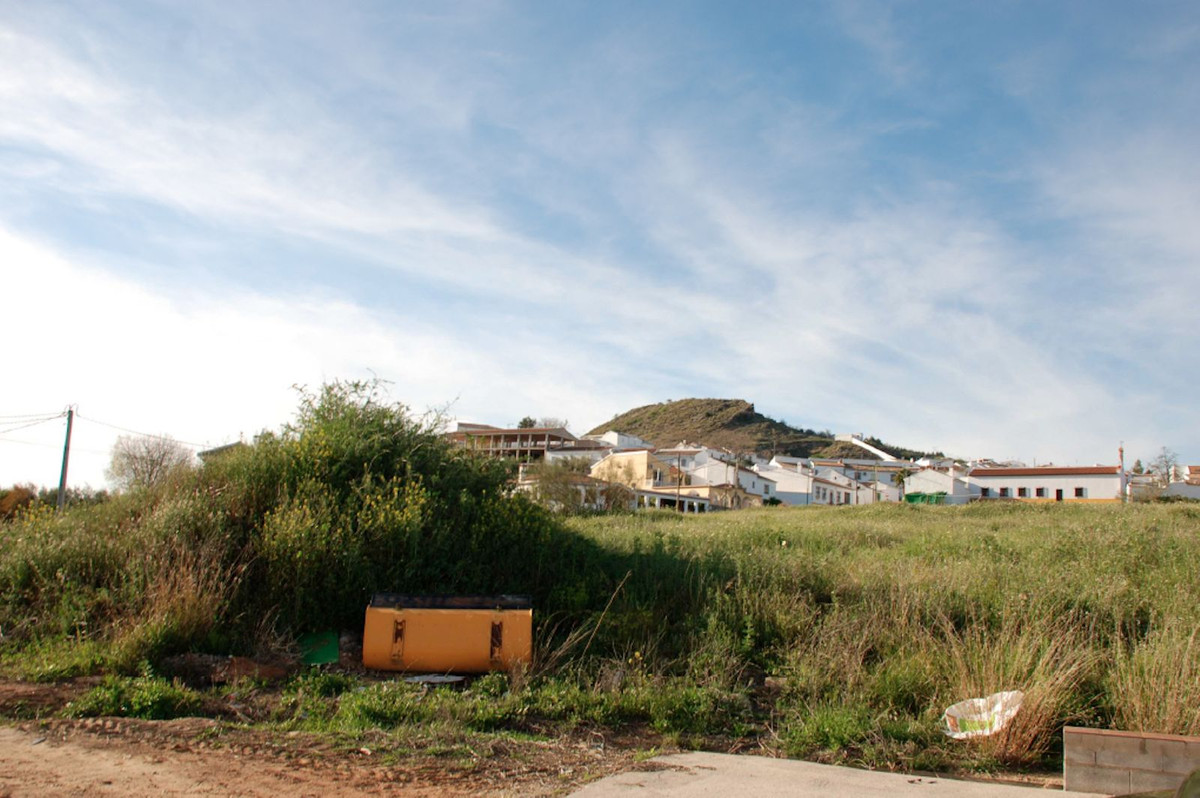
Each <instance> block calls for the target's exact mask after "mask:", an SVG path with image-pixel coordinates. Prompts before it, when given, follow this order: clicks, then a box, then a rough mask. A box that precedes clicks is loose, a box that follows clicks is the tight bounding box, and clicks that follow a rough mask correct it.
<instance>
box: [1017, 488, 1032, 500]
mask: <svg viewBox="0 0 1200 798" xmlns="http://www.w3.org/2000/svg"><path fill="white" fill-rule="evenodd" d="M1017 498H1018V499H1028V498H1029V488H1017Z"/></svg>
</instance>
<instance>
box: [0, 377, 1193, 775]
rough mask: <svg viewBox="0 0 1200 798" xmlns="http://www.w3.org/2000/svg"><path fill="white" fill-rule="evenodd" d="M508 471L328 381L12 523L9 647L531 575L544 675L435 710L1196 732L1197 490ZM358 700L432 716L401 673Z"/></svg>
mask: <svg viewBox="0 0 1200 798" xmlns="http://www.w3.org/2000/svg"><path fill="white" fill-rule="evenodd" d="M508 476H509V473H508V471H507V470H506V468H505V466H504V465H503V464H497V463H495V462H492V461H480V460H476V459H474V458H472V457H471V456H470V455H469V453H466V452H464V451H461V450H456V449H452V448H450V447H449V446H448V445H447V444H446V443H445V442H443V441H442V439H441V438H440V437H439V436H438V435H437V434H436V431H435V430H434V429H433V427H432V425H431V424H430V423H429V422H428V421H427V420H422V419H417V418H414V417H412V416H411V415H410V414H408V413H407V411H405V410H404V409H403V408H401V407H397V406H395V405H390V404H386V403H382V402H380V401H379V399H378V397H377V395H376V394H375V393H373V392H372V390H371V387H370V386H357V385H349V386H347V385H335V386H328V387H326V389H324V390H323V391H322V392H320V393H319V394H315V395H312V396H306V397H305V398H304V399H303V401H302V403H301V408H300V411H299V413H298V415H297V419H296V422H295V423H294V424H293V425H291V426H289V427H287V428H285V429H284V430H282V431H281V432H279V433H278V434H270V435H264V436H261V437H260V438H259V439H257V440H256V442H255V443H254V444H253V445H251V446H247V447H244V448H242V449H240V450H235V451H232V452H230V453H228V455H227V456H226V457H223V458H220V459H218V460H215V461H212V462H210V463H208V464H206V465H205V466H204V467H203V468H202V469H200V470H197V471H195V472H191V473H181V474H179V475H177V476H176V477H175V479H174V481H172V482H171V483H170V484H167V485H163V486H160V487H157V488H155V489H153V490H143V491H138V492H132V493H128V494H124V495H120V496H117V497H115V498H113V499H112V500H110V501H108V502H106V503H103V504H99V505H95V506H91V507H86V508H80V509H77V510H69V511H68V512H66V513H63V514H61V515H56V514H53V513H50V512H46V511H39V510H36V509H35V510H33V511H31V512H28V513H26V514H24V515H21V516H19V517H18V518H17V519H15V520H13V521H10V522H7V523H5V524H3V525H0V635H2V637H0V655H3V657H4V658H5V661H6V662H7V663H8V668H9V670H10V671H13V670H15V671H17V672H20V673H24V674H26V675H32V676H38V677H40V678H56V677H59V676H63V675H70V674H74V673H87V672H95V671H120V672H125V673H134V672H136V671H138V670H139V667H140V663H141V662H142V661H143V660H147V661H149V662H151V663H153V662H155V661H156V660H158V659H160V658H161V657H163V656H165V655H167V654H170V653H174V652H177V651H183V650H198V651H211V652H215V653H244V652H250V651H252V650H253V649H254V648H255V646H256V645H258V644H259V642H260V641H262V640H264V639H271V638H273V637H274V636H276V635H282V636H284V637H287V636H294V635H296V634H298V633H300V632H303V631H309V630H314V629H323V628H330V627H334V628H343V629H354V628H355V627H357V626H358V625H359V624H361V622H362V614H363V607H364V605H365V603H366V601H367V600H368V598H369V596H370V594H371V593H372V592H375V591H379V590H393V591H403V592H412V593H418V592H469V593H486V592H514V593H529V594H532V595H533V596H534V600H535V607H536V612H537V616H536V617H537V618H538V624H539V625H538V628H537V630H536V633H537V639H538V643H539V653H538V658H537V662H536V663H535V667H534V668H533V669H532V670H531V671H529V672H526V673H524V674H521V675H519V678H516V679H513V680H512V682H511V689H510V690H509V691H508V692H506V693H505V694H504V695H505V696H507V697H505V698H504V699H503V701H502V702H500V703H501V704H503V706H504V707H507V709H504V711H503V712H502V713H501V714H500V715H499V716H495V715H488V714H487V712H490V711H491V710H487V711H486V712H485V707H484V705H485V704H486V702H484V701H483V700H482V699H479V702H480V707H479V708H476V709H470V710H467V709H463V708H462V707H459V706H458V705H457V704H456V705H454V706H453V707H451V705H450V704H449V703H447V704H446V707H447V708H446V709H445V712H443V713H442V714H441V715H438V717H452V716H455V713H467V715H464V717H467V716H470V717H475V715H474V714H471V713H475V712H476V711H478V712H480V713H483V715H481V717H484V716H486V718H488V719H487V720H485V721H480V723H484V724H485V725H486V724H493V725H497V726H504V725H505V724H520V723H524V722H525V720H524V719H526V718H528V717H529V716H530V715H531V713H532V714H538V713H541V714H542V715H544V716H546V717H552V718H553V717H559V718H561V717H566V716H569V715H571V713H577V714H576V717H578V718H581V719H584V720H586V721H587V722H595V723H608V722H613V723H623V722H644V723H650V724H651V725H654V726H656V727H659V728H662V729H669V730H673V732H674V733H699V732H697V731H696V730H702V731H703V733H712V732H713V731H714V730H718V727H719V726H720V725H721V724H728V725H729V728H731V729H732V728H737V729H739V730H740V731H738V734H752V735H758V736H759V738H760V739H759V742H760V743H761V744H762V745H767V746H775V747H777V748H778V749H779V750H782V751H784V752H786V753H790V754H794V755H804V756H817V757H820V758H825V759H829V760H848V761H863V762H868V763H870V764H873V765H877V766H884V767H935V766H943V765H945V764H947V763H958V764H963V763H969V764H971V765H972V766H975V767H988V766H996V765H1008V766H1013V765H1017V766H1027V765H1029V766H1032V765H1036V764H1038V763H1044V762H1045V761H1046V757H1048V756H1053V752H1054V740H1055V739H1056V737H1057V734H1058V730H1059V729H1060V728H1061V726H1062V725H1063V724H1064V723H1067V722H1072V723H1083V724H1092V725H1100V726H1111V725H1116V726H1123V727H1127V728H1139V729H1144V730H1149V731H1160V732H1185V733H1187V732H1191V733H1200V732H1198V729H1200V720H1198V718H1197V715H1196V712H1195V711H1194V710H1193V709H1192V708H1194V707H1196V706H1200V693H1198V692H1197V690H1198V689H1200V688H1197V687H1196V685H1197V684H1200V679H1198V678H1197V677H1198V676H1200V649H1198V647H1197V645H1196V634H1197V629H1198V628H1200V580H1196V579H1195V578H1194V565H1193V564H1194V563H1195V562H1197V561H1198V560H1200V512H1198V511H1197V509H1196V508H1194V507H1191V506H1187V505H1139V506H1131V507H1123V506H1094V505H1093V506H1079V507H1074V506H1045V505H1039V506H1029V505H1019V504H1003V505H1001V504H995V505H984V504H980V505H971V506H967V507H920V506H906V505H900V506H872V507H851V508H817V507H813V508H794V509H786V508H769V509H762V510H757V511H742V512H730V513H720V514H718V513H714V514H711V515H708V516H688V517H684V516H680V515H678V514H672V513H666V512H650V513H642V514H636V515H630V514H625V515H617V516H603V517H592V518H581V519H569V520H567V521H565V522H563V521H559V520H556V519H554V518H552V517H551V516H549V515H548V514H547V513H545V512H544V511H542V510H541V509H539V508H537V507H536V506H533V505H532V504H530V503H529V502H527V501H524V500H523V499H521V498H519V497H511V496H509V495H508V494H507V487H506V486H507V479H508ZM768 677H770V682H769V683H768V682H767V678H768ZM768 684H769V686H768ZM1009 689H1019V690H1022V691H1024V693H1025V703H1024V705H1023V707H1022V709H1021V711H1020V713H1019V714H1018V716H1017V719H1016V720H1015V721H1014V723H1013V724H1012V725H1011V726H1010V727H1008V728H1007V729H1006V730H1005V731H1004V732H1003V733H1002V734H1000V735H997V736H995V737H992V738H987V739H986V740H982V741H979V742H975V743H969V744H959V743H951V742H950V741H948V740H947V739H946V738H944V737H943V736H942V735H941V734H940V732H939V728H938V724H939V718H940V715H941V713H942V710H943V709H944V708H945V707H946V706H948V705H949V704H952V703H955V702H957V701H959V700H962V699H964V698H971V697H976V696H982V695H987V694H989V693H992V692H996V691H999V690H1009ZM384 692H385V693H386V691H384ZM750 699H753V705H752V706H753V711H752V712H751V711H750V710H749V709H747V707H748V706H751V705H749V704H747V703H746V702H747V701H749V700H750ZM355 700H357V699H355ZM472 700H476V699H472ZM363 701H364V702H365V703H363V704H362V706H361V707H360V710H361V711H360V710H354V712H359V715H362V713H364V712H365V713H368V714H369V713H370V712H375V711H376V709H372V707H376V706H377V709H378V712H380V713H384V714H386V713H388V712H396V713H401V714H403V713H409V712H413V711H418V710H417V709H413V708H412V706H411V705H412V704H413V701H414V699H413V698H412V697H411V696H408V695H407V694H406V693H405V694H403V695H401V694H400V693H397V694H396V695H391V694H390V693H387V694H383V693H381V694H380V695H373V697H369V698H364V699H363ZM446 701H449V699H446ZM372 702H374V703H372ZM351 703H352V702H351ZM744 705H745V706H744ZM735 707H737V709H736V711H735V709H734V708H735ZM328 709H329V713H334V712H335V710H336V708H332V707H331V708H328ZM418 709H419V708H418ZM336 711H338V712H340V711H341V710H336ZM421 711H423V710H421ZM345 712H347V713H349V712H351V709H350V708H347V709H346V710H345ZM505 713H507V714H505ZM689 713H692V715H694V719H695V718H701V719H702V720H696V722H694V723H693V722H692V721H691V720H689ZM359 715H355V717H359ZM329 716H330V717H334V715H332V714H330V715H329ZM362 717H366V715H362ZM471 722H472V723H475V721H471Z"/></svg>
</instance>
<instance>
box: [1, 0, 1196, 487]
mask: <svg viewBox="0 0 1200 798" xmlns="http://www.w3.org/2000/svg"><path fill="white" fill-rule="evenodd" d="M336 6H337V7H335V5H334V4H327V3H297V2H286V3H285V2H261V3H255V2H240V3H232V2H230V3H220V2H213V3H181V2H180V3H175V2H144V3H134V2H128V3H110V4H97V3H82V2H81V3H68V2H40V3H27V2H17V1H15V0H14V1H12V2H9V1H8V0H0V271H2V273H3V279H4V284H5V287H6V289H7V290H6V291H5V299H6V302H5V305H6V309H5V312H4V314H3V316H2V317H0V318H2V320H0V332H3V334H4V337H5V339H6V340H7V342H8V343H9V347H10V349H9V363H10V367H9V369H8V370H7V375H8V376H7V377H6V378H5V380H4V391H3V392H2V394H0V396H2V397H3V401H2V402H0V417H15V416H18V415H24V414H37V413H43V412H47V413H55V412H58V411H59V410H61V409H62V408H63V407H65V406H66V405H67V404H76V405H78V407H79V410H80V413H81V415H82V416H83V418H84V419H85V420H84V421H81V423H80V425H79V426H78V428H77V430H76V434H77V436H78V437H77V440H76V447H77V451H76V453H74V454H73V455H72V475H73V477H74V478H75V480H76V481H79V482H88V483H90V484H92V485H97V486H98V485H101V484H103V481H104V477H103V470H104V465H105V463H106V461H107V454H108V451H109V448H110V447H111V444H112V439H113V437H114V436H115V435H116V434H117V431H116V430H114V429H113V428H112V427H106V426H102V425H101V424H100V423H99V422H101V421H103V422H105V423H107V424H112V425H116V426H121V427H126V428H129V429H134V430H139V431H145V432H151V433H168V434H171V435H173V436H175V437H176V438H179V439H181V440H185V441H188V442H192V443H196V444H219V443H222V442H225V441H229V440H236V439H237V437H238V436H239V435H245V436H247V437H249V436H252V435H253V434H254V433H255V432H257V431H258V430H261V429H263V428H272V429H274V428H277V427H278V426H279V425H280V424H282V423H283V422H285V421H287V420H288V419H289V417H290V415H291V413H292V410H293V409H294V407H295V404H296V396H295V393H294V390H293V388H292V386H293V385H295V384H301V385H310V386H315V385H319V384H320V383H321V382H322V381H323V380H329V379H334V378H359V377H365V376H370V375H372V374H374V375H377V376H379V377H381V378H383V379H385V380H388V381H390V384H391V388H390V389H391V392H392V395H393V396H394V398H396V399H397V400H400V401H403V402H405V403H407V404H409V405H410V406H411V407H413V408H414V409H416V410H418V411H424V410H425V409H427V408H444V409H446V411H447V412H448V413H449V415H450V416H452V417H456V418H460V419H463V420H472V421H484V422H491V423H496V424H510V423H513V422H515V421H516V420H517V419H519V418H521V417H522V416H524V415H527V414H528V415H533V416H556V417H560V418H566V419H569V421H570V422H571V426H572V428H573V429H574V430H575V431H577V432H584V431H586V430H587V429H589V428H590V427H592V426H593V425H596V424H599V423H600V422H602V421H604V420H606V419H607V418H609V417H611V416H612V415H615V414H616V413H618V412H622V411H624V410H626V409H628V408H631V407H634V406H637V405H641V404H646V403H650V402H656V401H662V400H665V399H670V398H683V397H688V396H717V397H741V398H746V399H749V400H751V401H753V402H755V403H756V404H757V407H758V409H759V410H760V411H762V412H765V413H767V414H769V415H772V416H774V417H776V418H781V419H785V420H787V421H788V422H790V423H792V424H796V425H800V426H806V427H815V428H817V429H822V428H829V429H832V430H835V431H856V432H865V433H867V434H873V435H877V436H879V437H881V438H883V439H885V440H887V441H891V442H894V443H896V444H900V445H905V446H909V447H913V448H937V449H942V450H944V451H946V452H948V453H951V454H954V455H957V456H962V457H993V458H998V459H1021V460H1024V461H1026V462H1035V461H1036V462H1038V463H1044V462H1057V463H1063V464H1073V463H1094V462H1115V460H1116V450H1117V446H1118V444H1119V443H1120V442H1121V441H1124V442H1125V447H1126V451H1127V453H1128V455H1129V460H1130V462H1132V459H1133V458H1134V457H1142V458H1143V459H1146V458H1149V457H1151V456H1153V455H1154V454H1155V453H1156V452H1157V451H1158V449H1159V448H1160V447H1161V446H1168V447H1170V448H1172V449H1174V450H1175V451H1177V452H1178V453H1179V454H1180V455H1181V458H1182V459H1183V460H1185V461H1189V460H1190V461H1192V462H1195V461H1198V460H1200V431H1198V426H1197V424H1196V423H1195V421H1194V418H1195V407H1196V405H1195V402H1194V400H1193V399H1192V397H1194V396H1196V395H1197V394H1200V376H1198V375H1200V357H1198V355H1197V352H1198V350H1197V347H1195V345H1194V344H1193V342H1192V341H1191V337H1190V336H1189V334H1188V333H1187V332H1186V331H1187V329H1189V328H1190V325H1191V324H1192V323H1193V320H1194V318H1195V316H1196V311H1195V308H1196V305H1197V301H1198V300H1200V226H1198V225H1197V220H1198V219H1200V159H1198V158H1197V155H1198V154H1200V153H1198V146H1197V143H1196V142H1197V139H1198V137H1197V135H1196V131H1197V130H1200V92H1198V91H1197V90H1196V86H1198V85H1200V6H1197V5H1196V4H1194V3H1139V4H1131V3H1115V2H1077V3H1068V2H1063V3H1045V2H995V3H987V4H984V3H957V2H945V3H934V2H928V3H918V2H899V3H874V2H830V3H777V4H774V3H760V4H750V5H747V4H739V5H735V4H728V3H705V4H702V3H692V2H689V3H682V2H681V3H668V2H664V3H653V4H651V3H616V2H613V3H504V2H478V3H475V2H464V3H454V2H444V3H437V4H415V3H414V4H405V3H395V2H380V3H365V2H362V3H343V4H336ZM15 421H16V420H15V419H12V418H8V420H7V421H6V420H5V418H0V484H11V483H12V482H15V481H21V482H35V483H39V484H49V483H53V482H55V481H56V479H57V473H58V459H59V456H60V452H59V451H58V447H59V446H61V436H62V431H63V430H62V421H61V420H55V421H51V422H47V423H45V424H42V425H39V426H36V427H32V428H27V429H22V430H15V431H14V430H12V429H11V428H12V427H15V426H18V425H17V424H16V423H15Z"/></svg>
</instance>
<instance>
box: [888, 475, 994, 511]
mask: <svg viewBox="0 0 1200 798" xmlns="http://www.w3.org/2000/svg"><path fill="white" fill-rule="evenodd" d="M904 492H905V493H945V494H946V504H966V503H967V502H968V501H970V500H971V498H972V497H973V496H978V495H979V494H978V490H977V489H975V488H974V487H973V486H972V485H971V484H970V483H968V482H966V481H965V480H963V479H960V478H959V477H956V476H952V475H951V474H949V473H947V472H945V471H937V470H935V469H932V468H923V469H921V470H920V471H914V472H913V473H911V474H909V475H908V479H906V480H904Z"/></svg>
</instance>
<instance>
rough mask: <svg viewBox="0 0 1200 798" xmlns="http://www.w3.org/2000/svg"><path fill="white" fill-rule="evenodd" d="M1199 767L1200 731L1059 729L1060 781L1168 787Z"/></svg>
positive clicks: (1108, 788) (1082, 788)
mask: <svg viewBox="0 0 1200 798" xmlns="http://www.w3.org/2000/svg"><path fill="white" fill-rule="evenodd" d="M1197 768H1200V737H1178V736H1175V735H1171V734H1145V733H1142V732H1123V731H1105V730H1101V729H1080V728H1075V727H1073V726H1068V727H1067V728H1065V729H1063V781H1064V784H1063V787H1064V788H1065V789H1067V790H1076V791H1079V792H1100V793H1108V794H1109V795H1126V794H1129V793H1136V792H1148V791H1150V790H1174V789H1175V788H1177V787H1178V786H1179V784H1180V782H1182V781H1183V779H1184V777H1185V776H1187V774H1189V773H1191V772H1192V771H1193V770H1195V769H1197Z"/></svg>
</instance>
